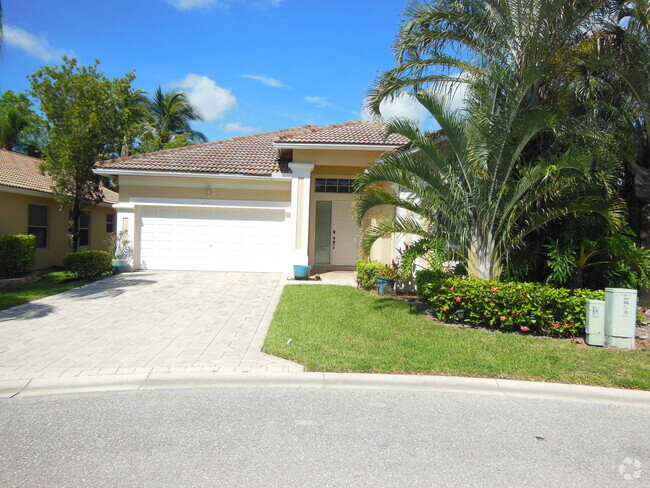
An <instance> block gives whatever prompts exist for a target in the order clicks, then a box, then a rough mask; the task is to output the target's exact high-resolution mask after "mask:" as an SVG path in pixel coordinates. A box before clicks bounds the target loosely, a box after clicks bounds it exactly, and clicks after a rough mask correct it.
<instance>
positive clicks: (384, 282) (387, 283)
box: [377, 278, 395, 295]
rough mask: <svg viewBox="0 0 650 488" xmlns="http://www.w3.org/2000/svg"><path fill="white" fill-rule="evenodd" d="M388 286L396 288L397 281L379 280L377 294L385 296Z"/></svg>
mask: <svg viewBox="0 0 650 488" xmlns="http://www.w3.org/2000/svg"><path fill="white" fill-rule="evenodd" d="M387 286H389V287H391V288H395V280H387V279H385V278H377V293H379V294H380V295H383V294H384V288H386V287H387Z"/></svg>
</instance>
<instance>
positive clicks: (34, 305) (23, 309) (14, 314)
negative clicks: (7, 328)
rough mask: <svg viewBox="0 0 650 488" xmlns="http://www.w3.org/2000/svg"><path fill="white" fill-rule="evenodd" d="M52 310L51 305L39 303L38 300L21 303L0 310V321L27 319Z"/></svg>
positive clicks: (35, 317)
mask: <svg viewBox="0 0 650 488" xmlns="http://www.w3.org/2000/svg"><path fill="white" fill-rule="evenodd" d="M53 311H54V307H53V306H52V305H48V304H46V303H40V302H38V301H34V302H28V303H23V304H22V305H16V306H15V307H11V308H8V309H6V310H2V311H0V322H8V321H10V320H29V319H38V318H41V317H46V316H47V315H49V314H50V313H52V312H53Z"/></svg>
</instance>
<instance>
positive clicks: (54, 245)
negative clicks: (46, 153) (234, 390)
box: [0, 149, 119, 269]
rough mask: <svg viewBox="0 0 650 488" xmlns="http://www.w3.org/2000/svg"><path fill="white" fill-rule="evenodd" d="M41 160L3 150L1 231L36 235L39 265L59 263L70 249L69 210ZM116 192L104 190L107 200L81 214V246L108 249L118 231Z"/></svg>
mask: <svg viewBox="0 0 650 488" xmlns="http://www.w3.org/2000/svg"><path fill="white" fill-rule="evenodd" d="M41 162H42V161H41V160H40V159H37V158H32V157H29V156H25V155H23V154H18V153H15V152H12V151H7V150H4V149H0V234H34V235H35V236H36V268H39V269H40V268H47V267H49V266H60V265H62V264H63V257H64V256H65V255H66V254H67V253H68V252H70V242H69V237H68V221H69V212H68V210H66V209H61V208H60V205H59V203H58V202H57V201H56V200H55V199H54V194H53V193H52V190H51V188H52V178H50V176H49V175H47V174H42V173H41V171H40V169H39V167H40V164H41ZM118 201H119V198H118V195H117V193H115V192H114V191H111V190H108V189H104V201H103V202H101V203H99V204H97V205H92V206H89V207H87V208H86V209H85V211H84V213H83V214H82V219H81V227H82V232H81V235H80V243H79V244H80V245H84V246H88V247H89V248H91V249H101V250H105V249H106V239H107V238H108V236H109V234H110V233H111V232H114V231H115V226H116V213H115V210H113V208H112V205H113V204H116V203H117V202H118Z"/></svg>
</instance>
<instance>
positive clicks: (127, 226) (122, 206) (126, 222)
mask: <svg viewBox="0 0 650 488" xmlns="http://www.w3.org/2000/svg"><path fill="white" fill-rule="evenodd" d="M113 208H114V209H115V211H116V212H117V216H116V218H117V222H116V224H117V226H116V229H117V232H118V233H120V232H122V231H123V230H125V231H126V232H127V234H128V235H129V241H131V247H132V249H133V252H132V254H131V258H130V259H129V260H128V261H129V264H130V265H131V267H132V268H133V269H136V268H137V266H136V265H137V264H138V259H139V258H138V256H136V249H137V246H136V235H135V230H136V229H135V207H134V205H133V204H129V203H116V204H115V205H113Z"/></svg>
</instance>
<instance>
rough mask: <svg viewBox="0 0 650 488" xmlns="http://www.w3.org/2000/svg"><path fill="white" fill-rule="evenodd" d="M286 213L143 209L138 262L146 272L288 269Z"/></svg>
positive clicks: (272, 211)
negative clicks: (161, 270) (148, 270)
mask: <svg viewBox="0 0 650 488" xmlns="http://www.w3.org/2000/svg"><path fill="white" fill-rule="evenodd" d="M287 230H288V227H287V223H286V222H285V217H284V209H277V210H275V209H273V210H251V209H204V208H183V207H143V208H142V209H141V211H140V262H141V264H142V267H143V268H145V269H178V270H210V271H267V272H268V271H271V272H284V271H285V269H286V265H287V263H286V259H285V256H286V255H287V250H288V246H289V238H288V233H287Z"/></svg>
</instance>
